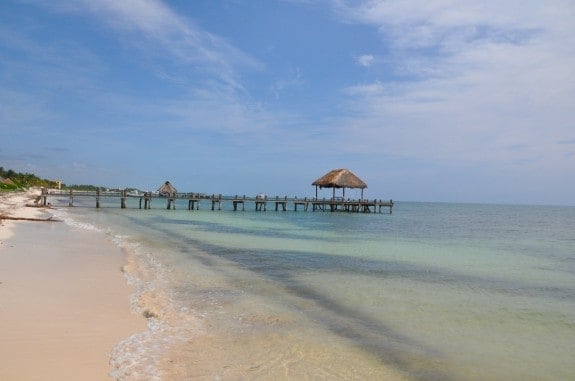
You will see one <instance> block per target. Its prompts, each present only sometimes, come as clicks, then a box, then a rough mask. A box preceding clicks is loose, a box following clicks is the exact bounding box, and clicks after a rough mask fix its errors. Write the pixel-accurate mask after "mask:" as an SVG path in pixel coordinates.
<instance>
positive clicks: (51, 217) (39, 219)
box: [0, 214, 62, 222]
mask: <svg viewBox="0 0 575 381" xmlns="http://www.w3.org/2000/svg"><path fill="white" fill-rule="evenodd" d="M1 220H11V221H33V222H62V220H58V219H55V218H54V216H50V217H48V218H28V217H12V216H5V215H2V214H0V221H1Z"/></svg>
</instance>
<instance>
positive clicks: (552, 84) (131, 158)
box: [0, 0, 575, 205]
mask: <svg viewBox="0 0 575 381" xmlns="http://www.w3.org/2000/svg"><path fill="white" fill-rule="evenodd" d="M573 20H575V2H573V1H571V0H565V1H562V0H553V1H539V0H537V1H535V0H534V1H530V0H522V1H514V0H505V1H501V0H484V1H480V2H478V1H476V0H469V1H468V0H453V1H451V0H428V1H415V0H413V1H412V0H402V1H394V0H387V1H361V0H353V1H345V0H316V1H314V0H307V1H306V0H293V1H288V0H284V1H280V0H278V1H271V0H252V1H239V0H227V1H226V0H222V1H213V0H208V1H201V0H194V1H186V0H173V1H159V0H121V1H119V0H77V1H69V0H65V1H57V0H51V1H35V0H23V1H11V0H4V1H2V2H1V3H0V166H3V167H4V168H12V169H15V170H18V171H22V172H33V173H36V174H38V175H40V176H41V177H47V178H60V179H62V180H63V181H64V182H65V183H68V184H73V183H90V184H99V185H106V186H111V187H112V186H113V187H116V186H117V187H125V186H136V187H139V188H141V189H142V190H148V189H155V188H157V187H158V186H159V185H160V184H161V183H162V182H163V181H165V180H170V181H172V183H174V185H176V187H178V189H180V190H183V191H184V190H185V191H196V192H206V193H223V194H235V193H238V194H243V193H245V194H248V195H249V194H255V193H259V192H265V193H268V194H270V195H275V194H278V195H284V194H288V195H298V196H302V197H303V196H310V195H313V193H314V188H313V187H312V186H311V185H310V184H311V182H312V181H313V180H315V179H316V178H318V177H319V176H321V175H323V174H324V173H325V172H327V171H329V170H331V169H334V168H349V169H350V170H352V171H353V172H355V173H356V174H357V175H358V176H359V177H361V178H362V179H363V180H364V181H365V182H366V183H367V184H368V185H369V188H368V189H367V190H366V196H368V197H370V198H375V197H377V198H393V199H395V200H413V201H454V202H489V203H534V204H541V203H543V204H569V205H574V204H575V197H574V196H573V195H575V69H574V68H575V22H573ZM326 192H327V193H326V195H329V191H326ZM352 195H353V194H352Z"/></svg>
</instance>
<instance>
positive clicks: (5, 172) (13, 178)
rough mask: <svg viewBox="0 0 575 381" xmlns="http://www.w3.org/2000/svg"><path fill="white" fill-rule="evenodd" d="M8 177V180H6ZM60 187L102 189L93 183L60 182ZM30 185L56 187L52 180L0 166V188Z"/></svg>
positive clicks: (7, 188)
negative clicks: (67, 183)
mask: <svg viewBox="0 0 575 381" xmlns="http://www.w3.org/2000/svg"><path fill="white" fill-rule="evenodd" d="M7 179H9V180H10V181H7ZM61 186H62V189H75V190H88V191H93V190H97V189H104V188H102V187H97V186H95V185H70V186H67V185H66V184H61ZM30 187H46V188H56V187H57V183H56V181H53V180H47V179H41V178H40V177H38V176H36V175H35V174H33V173H21V172H16V171H14V170H12V169H4V167H0V189H4V190H16V189H22V188H30Z"/></svg>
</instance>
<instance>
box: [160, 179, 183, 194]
mask: <svg viewBox="0 0 575 381" xmlns="http://www.w3.org/2000/svg"><path fill="white" fill-rule="evenodd" d="M158 193H159V194H160V196H166V197H173V196H175V195H176V193H178V190H177V189H176V188H175V187H174V186H173V185H172V184H170V182H169V181H166V182H165V183H164V184H163V185H162V186H161V187H159V188H158Z"/></svg>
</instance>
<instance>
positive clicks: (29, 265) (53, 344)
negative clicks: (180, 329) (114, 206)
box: [0, 194, 146, 381]
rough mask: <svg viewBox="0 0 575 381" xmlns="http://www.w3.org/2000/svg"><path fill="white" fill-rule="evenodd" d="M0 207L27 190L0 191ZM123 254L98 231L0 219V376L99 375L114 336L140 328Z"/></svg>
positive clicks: (16, 207)
mask: <svg viewBox="0 0 575 381" xmlns="http://www.w3.org/2000/svg"><path fill="white" fill-rule="evenodd" d="M0 198H1V199H0V210H2V211H1V212H0V213H2V214H9V215H12V216H26V217H45V216H46V215H45V214H44V212H42V211H41V210H39V209H36V208H21V206H23V205H24V204H25V203H26V202H27V201H29V198H30V195H27V194H17V195H9V196H7V195H5V194H3V195H0ZM124 260H125V258H124V254H123V253H122V252H121V250H120V249H119V248H118V247H117V246H115V245H114V244H113V243H112V242H111V241H110V240H109V239H108V237H106V236H105V235H104V234H103V233H98V232H91V231H85V230H81V229H76V228H73V227H70V226H67V225H66V224H64V223H61V222H28V221H21V222H20V221H6V220H4V221H2V222H1V224H0V343H1V345H0V380H13V381H15V380H27V381H28V380H107V379H110V378H109V376H108V372H109V370H110V369H109V363H108V361H109V356H110V352H111V350H112V348H113V347H114V346H115V345H116V344H117V343H118V342H119V341H121V340H122V339H124V338H126V337H128V336H130V335H131V334H134V333H137V332H141V331H144V330H145V329H146V323H145V319H144V318H143V317H141V316H138V315H136V314H134V313H132V312H131V310H130V300H129V298H130V294H131V293H132V292H133V290H132V289H131V288H130V287H129V286H128V285H127V283H126V279H125V278H124V276H123V274H122V272H121V268H122V265H123V264H124Z"/></svg>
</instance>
